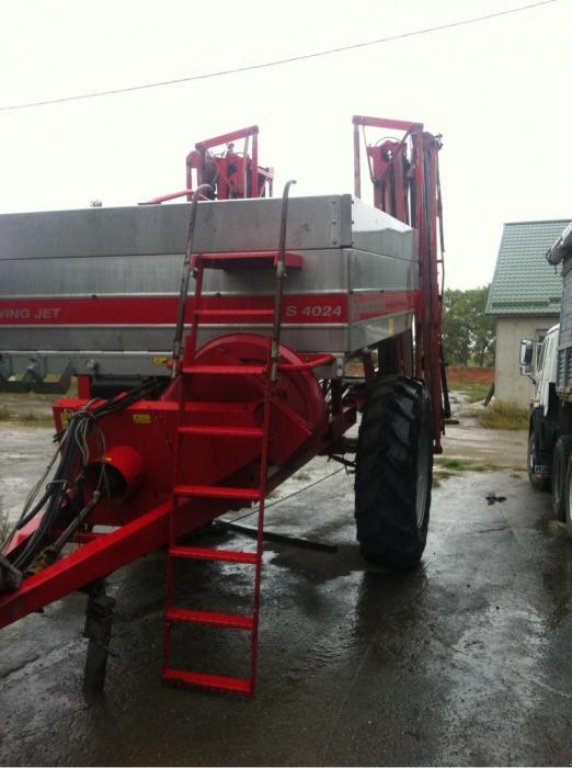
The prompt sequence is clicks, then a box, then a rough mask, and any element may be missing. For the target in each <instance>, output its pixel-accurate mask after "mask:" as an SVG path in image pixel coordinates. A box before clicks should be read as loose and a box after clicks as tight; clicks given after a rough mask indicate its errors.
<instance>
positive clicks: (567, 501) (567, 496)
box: [564, 456, 572, 530]
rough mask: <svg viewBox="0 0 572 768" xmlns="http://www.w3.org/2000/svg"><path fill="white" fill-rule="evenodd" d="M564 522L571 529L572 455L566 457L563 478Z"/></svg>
mask: <svg viewBox="0 0 572 768" xmlns="http://www.w3.org/2000/svg"><path fill="white" fill-rule="evenodd" d="M564 522H565V523H566V525H567V526H568V529H569V530H572V456H570V458H569V459H568V466H567V467H566V477H565V478H564Z"/></svg>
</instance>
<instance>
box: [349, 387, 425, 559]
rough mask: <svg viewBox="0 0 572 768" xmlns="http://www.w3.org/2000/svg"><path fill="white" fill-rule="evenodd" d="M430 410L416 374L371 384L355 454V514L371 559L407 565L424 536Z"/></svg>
mask: <svg viewBox="0 0 572 768" xmlns="http://www.w3.org/2000/svg"><path fill="white" fill-rule="evenodd" d="M432 422H433V414H432V408H431V399H430V397H429V394H428V392H427V389H426V387H425V385H424V383H423V382H422V381H420V380H419V379H412V378H406V377H403V376H386V377H383V378H380V379H377V380H376V381H375V382H374V383H373V384H372V385H371V387H370V389H369V392H368V397H367V399H366V403H365V408H364V412H363V416H362V421H361V425H360V429H359V437H358V446H357V453H356V479H355V516H356V526H357V538H358V541H359V542H360V545H361V552H362V555H363V556H364V558H365V559H366V560H368V561H369V562H372V563H375V564H378V565H390V566H391V567H392V568H395V569H397V570H409V569H411V568H414V567H415V566H416V565H417V564H418V563H419V561H420V559H421V556H422V554H423V550H424V549H425V543H426V540H427V526H428V524H429V507H430V504H431V484H432V475H433V427H432Z"/></svg>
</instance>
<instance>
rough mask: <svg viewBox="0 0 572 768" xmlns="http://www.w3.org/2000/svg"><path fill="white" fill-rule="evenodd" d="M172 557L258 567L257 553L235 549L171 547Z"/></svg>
mask: <svg viewBox="0 0 572 768" xmlns="http://www.w3.org/2000/svg"><path fill="white" fill-rule="evenodd" d="M169 555H170V556H171V557H182V558H188V559H190V560H222V561H224V562H228V563H247V564H249V565H256V562H257V555H256V552H244V551H242V550H241V551H237V550H235V549H213V548H211V547H186V546H182V545H175V546H173V547H170V549H169Z"/></svg>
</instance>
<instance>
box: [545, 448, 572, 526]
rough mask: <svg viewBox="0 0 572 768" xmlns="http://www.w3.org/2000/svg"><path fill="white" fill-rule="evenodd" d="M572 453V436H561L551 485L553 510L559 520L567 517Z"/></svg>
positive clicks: (553, 463)
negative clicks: (567, 469) (566, 489)
mask: <svg viewBox="0 0 572 768" xmlns="http://www.w3.org/2000/svg"><path fill="white" fill-rule="evenodd" d="M571 454H572V437H569V436H567V435H566V436H564V437H559V438H558V440H557V441H556V445H555V446H554V453H553V455H552V472H551V475H550V486H551V489H552V512H553V513H554V517H556V519H557V520H564V519H565V505H566V493H565V481H566V468H567V466H568V461H569V459H570V455H571Z"/></svg>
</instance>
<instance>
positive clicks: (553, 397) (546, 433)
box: [520, 222, 572, 525]
mask: <svg viewBox="0 0 572 768" xmlns="http://www.w3.org/2000/svg"><path fill="white" fill-rule="evenodd" d="M546 258H547V260H548V262H549V264H552V265H553V266H556V265H558V264H561V265H562V302H561V305H560V322H559V323H558V325H555V326H553V327H552V328H551V329H550V330H549V331H548V332H547V334H546V336H545V338H544V341H543V342H542V346H541V348H540V349H539V350H536V349H535V344H534V342H533V341H531V340H530V339H523V340H522V342H521V348H520V369H521V373H522V374H524V375H527V376H530V377H531V378H532V380H533V381H534V384H535V393H534V400H533V402H532V405H531V409H530V421H529V437H528V476H529V479H530V482H531V484H532V485H533V486H534V487H535V488H539V489H542V490H548V489H550V490H551V493H552V508H553V511H554V514H555V516H556V517H557V518H558V519H560V520H564V521H566V522H567V523H569V524H570V525H572V458H571V456H572V222H571V223H570V224H569V225H568V226H567V227H566V228H565V229H564V231H563V232H562V234H561V235H560V237H559V238H558V239H557V240H556V241H555V243H554V244H553V245H552V247H551V248H550V249H549V251H548V253H547V254H546Z"/></svg>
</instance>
